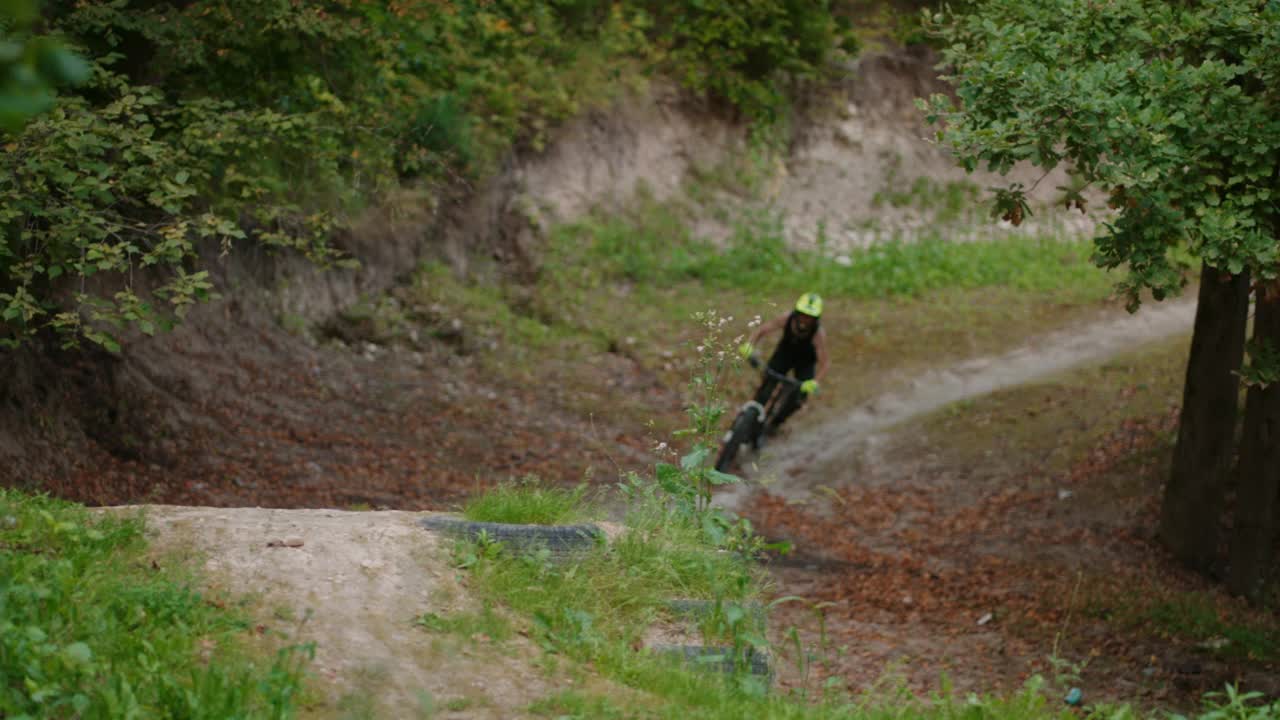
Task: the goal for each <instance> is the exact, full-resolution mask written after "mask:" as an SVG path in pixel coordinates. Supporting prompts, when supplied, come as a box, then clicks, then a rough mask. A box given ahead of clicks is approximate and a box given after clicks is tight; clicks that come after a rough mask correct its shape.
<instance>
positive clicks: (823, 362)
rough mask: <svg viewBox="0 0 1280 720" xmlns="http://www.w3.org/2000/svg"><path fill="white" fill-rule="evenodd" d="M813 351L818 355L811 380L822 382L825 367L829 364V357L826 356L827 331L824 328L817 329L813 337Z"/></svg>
mask: <svg viewBox="0 0 1280 720" xmlns="http://www.w3.org/2000/svg"><path fill="white" fill-rule="evenodd" d="M813 349H814V351H815V352H816V353H817V354H818V369H817V370H816V371H815V372H814V374H813V379H814V380H817V381H818V382H822V378H823V376H824V375H826V374H827V366H828V365H830V364H831V356H830V355H827V331H826V330H825V329H824V328H818V332H816V333H814V336H813Z"/></svg>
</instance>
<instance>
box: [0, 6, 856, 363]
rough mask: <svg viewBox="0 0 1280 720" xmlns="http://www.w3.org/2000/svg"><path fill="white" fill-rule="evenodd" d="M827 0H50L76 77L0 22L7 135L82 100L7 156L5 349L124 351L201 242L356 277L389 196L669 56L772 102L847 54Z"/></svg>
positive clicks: (538, 126)
mask: <svg viewBox="0 0 1280 720" xmlns="http://www.w3.org/2000/svg"><path fill="white" fill-rule="evenodd" d="M811 5H812V7H811ZM819 5H820V7H819V6H817V5H813V4H812V3H797V2H795V1H794V0H768V1H765V2H752V3H745V4H743V3H735V2H727V1H726V2H714V3H700V4H696V5H690V6H685V5H683V4H679V3H675V4H673V3H652V2H642V1H641V0H630V1H628V2H617V3H613V2H610V3H605V2H600V1H598V0H503V1H502V2H490V1H488V0H455V1H451V2H438V3H412V4H401V3H392V4H385V3H367V2H357V1H356V0H326V1H324V2H314V3H298V2H294V0H196V1H195V2H176V1H163V0H162V1H161V2H149V1H147V2H144V1H143V0H108V1H106V2H95V3H73V2H64V1H59V2H52V1H51V2H50V3H49V7H48V8H47V9H46V11H45V12H44V13H43V16H44V19H45V21H46V23H47V25H48V26H49V27H50V28H52V29H53V30H55V31H56V32H58V33H61V34H62V35H64V36H65V37H66V38H67V42H68V43H69V44H70V45H71V46H74V47H76V48H78V49H80V50H81V51H82V53H83V55H84V56H85V57H87V58H89V63H88V64H87V65H84V66H83V67H81V65H82V64H83V63H81V61H79V60H78V59H77V58H76V56H73V55H70V54H68V52H67V51H65V50H63V49H62V47H61V46H60V45H57V44H54V43H53V42H52V41H49V40H47V39H46V38H27V37H26V34H25V33H26V30H25V28H26V27H27V26H28V25H29V23H30V21H32V20H33V19H34V18H35V16H36V12H35V9H34V5H33V4H32V3H31V2H27V1H24V2H14V3H12V4H11V5H6V6H5V7H6V8H8V9H9V14H8V15H6V16H4V17H7V18H9V19H10V22H9V24H8V26H12V27H14V28H17V29H18V32H17V34H13V39H12V41H10V40H7V39H6V40H4V41H3V43H0V63H3V64H2V65H0V76H3V77H4V78H8V79H5V80H4V81H3V82H4V84H0V122H4V123H7V127H9V129H11V130H16V129H17V128H18V127H20V126H21V125H22V122H18V120H21V121H23V122H25V120H26V119H27V118H28V117H29V116H30V115H32V114H33V113H34V112H35V111H36V110H39V109H46V108H47V106H48V105H49V103H50V102H51V99H52V95H51V94H50V92H49V90H48V88H49V86H50V84H51V83H52V82H54V81H58V82H62V81H70V80H82V79H89V84H88V85H87V86H86V87H85V89H84V92H83V93H82V94H80V95H77V96H74V97H65V98H63V99H62V100H60V101H59V102H58V103H57V104H56V105H54V106H53V110H52V112H49V113H47V114H46V115H44V116H43V117H41V118H40V119H39V120H38V121H37V122H34V123H32V124H30V125H29V126H26V127H25V129H24V130H22V131H21V132H15V134H14V135H13V137H12V138H8V141H7V142H6V144H5V150H6V152H5V154H4V156H3V157H2V158H0V320H3V323H0V343H2V344H4V345H5V346H13V345H17V344H21V343H22V342H24V341H26V340H28V339H29V338H31V337H32V336H33V335H34V334H36V333H38V332H41V331H45V330H52V331H55V332H56V333H58V334H59V336H60V337H61V339H62V340H63V341H64V342H65V343H67V344H74V343H75V342H77V341H78V340H80V339H82V338H83V339H88V340H90V341H92V342H95V343H98V344H100V345H102V346H104V347H106V348H108V349H110V350H116V349H118V348H119V346H120V342H121V340H122V338H123V337H124V336H125V335H126V334H127V333H128V332H130V330H131V328H136V330H138V331H141V332H142V333H146V334H150V333H153V332H156V331H158V330H161V329H164V328H166V327H168V326H170V325H171V324H172V323H173V321H174V320H175V319H177V318H180V317H181V316H182V315H183V313H184V311H185V310H186V309H187V308H188V307H189V306H190V305H191V304H192V303H194V302H196V301H198V300H200V299H203V298H206V297H209V296H210V295H211V293H212V290H213V287H212V284H211V282H210V279H209V276H208V274H207V272H206V271H205V270H204V269H203V268H202V267H201V263H200V258H201V257H206V256H207V254H208V251H209V250H211V249H212V250H221V251H222V252H228V251H231V250H233V249H234V248H235V247H236V246H239V245H245V244H256V245H261V246H265V247H267V248H269V249H272V250H288V251H292V252H299V253H302V254H304V255H306V256H307V257H310V258H312V259H315V260H317V261H319V262H321V263H322V264H325V265H327V264H331V263H335V262H341V263H343V264H349V261H344V260H343V257H342V255H341V253H339V252H338V251H337V250H336V249H335V248H334V247H333V246H332V244H331V240H332V238H333V237H334V235H335V233H336V232H337V231H338V230H340V229H342V227H343V225H344V224H345V223H346V222H347V219H348V218H349V217H350V216H351V215H352V214H353V213H355V212H357V211H359V209H360V208H362V207H364V206H367V205H369V204H370V203H373V202H376V199H377V198H378V197H379V195H380V194H381V193H383V192H384V191H386V190H388V189H390V188H393V187H395V186H396V185H397V184H399V183H402V182H421V183H426V184H428V185H433V184H439V185H441V186H443V185H445V184H446V183H449V184H451V185H456V182H454V181H456V179H457V178H458V176H459V175H461V176H463V177H478V176H483V175H486V174H488V173H489V172H492V171H493V170H494V169H496V168H497V167H498V165H499V163H500V162H501V159H502V158H503V157H504V156H505V155H506V154H507V153H508V152H510V151H511V149H512V148H515V147H525V146H527V147H533V148H540V147H542V146H543V145H544V144H545V142H546V140H547V138H548V132H549V130H550V129H551V128H552V127H554V126H555V125H556V124H557V123H559V122H561V121H563V120H565V119H567V118H570V117H573V116H575V115H577V114H580V113H581V112H583V111H585V110H587V109H589V108H591V107H593V106H596V105H598V104H601V103H603V102H606V101H608V100H610V99H612V98H615V97H617V96H618V95H619V94H620V93H623V92H625V91H626V90H627V89H628V87H629V83H630V81H631V80H633V79H638V78H640V77H642V75H643V74H644V73H646V72H650V71H652V70H653V69H655V68H656V67H659V66H663V67H665V66H667V60H668V59H670V60H671V61H672V62H673V63H674V66H675V67H677V68H679V72H680V73H682V74H683V75H684V76H685V77H686V78H687V79H688V81H689V82H690V84H691V85H692V86H693V87H694V88H695V89H697V90H699V91H702V90H705V91H707V92H713V93H719V94H722V95H724V96H726V97H727V98H728V99H730V100H731V101H733V102H737V103H739V104H741V105H742V106H743V107H744V108H745V109H747V110H748V111H749V112H752V113H753V114H754V115H758V114H760V112H762V111H761V109H762V108H765V107H766V106H767V107H769V108H770V109H773V108H775V107H776V105H777V104H778V102H780V99H781V97H782V90H781V88H782V87H783V85H782V84H781V83H782V80H783V79H784V78H786V77H797V78H799V77H809V76H812V75H814V74H815V73H816V72H818V71H819V70H820V69H821V66H822V62H823V61H824V59H825V58H826V56H827V55H828V54H829V52H830V51H831V50H832V45H833V43H835V42H836V41H837V39H838V37H839V33H838V32H837V31H836V29H835V27H834V25H833V23H832V21H831V19H830V15H829V14H828V13H827V12H826V6H825V3H822V4H819ZM15 22H16V23H17V24H13V23H15ZM0 26H6V21H5V20H3V19H0ZM10 34H11V33H6V35H5V37H9V35H10ZM24 43H25V44H24ZM668 51H670V52H669V53H668ZM42 74H43V75H42ZM13 118H17V120H13V122H9V120H12V119H13ZM6 119H9V120H6ZM441 192H444V191H443V190H442V191H441Z"/></svg>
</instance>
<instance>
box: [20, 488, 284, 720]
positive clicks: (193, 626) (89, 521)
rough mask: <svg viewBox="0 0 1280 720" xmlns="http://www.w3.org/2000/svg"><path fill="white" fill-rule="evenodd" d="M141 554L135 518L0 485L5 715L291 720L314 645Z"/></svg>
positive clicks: (138, 522)
mask: <svg viewBox="0 0 1280 720" xmlns="http://www.w3.org/2000/svg"><path fill="white" fill-rule="evenodd" d="M145 552H146V544H145V542H144V539H143V523H142V521H141V520H140V519H138V518H123V517H117V516H99V517H94V516H91V515H90V514H89V512H88V511H87V510H85V509H84V508H83V507H80V506H77V505H73V504H70V503H65V502H61V501H57V500H53V499H49V498H47V497H39V496H31V495H26V494H23V493H20V492H17V491H14V490H7V489H0V578H2V580H0V612H2V613H3V614H2V615H0V716H5V717H13V718H17V717H175V718H177V717H180V718H209V719H210V720H214V719H219V718H229V717H237V718H285V717H291V716H292V713H293V711H294V708H295V704H296V701H297V695H298V692H299V689H300V686H301V677H302V666H303V664H304V661H305V658H306V656H307V654H308V651H307V650H306V649H305V648H286V649H283V650H280V651H279V652H278V654H276V655H275V656H274V657H270V656H263V653H262V652H260V651H255V650H254V649H253V648H252V647H251V646H250V645H249V643H248V642H247V639H248V638H249V637H250V635H251V632H252V624H251V623H250V621H249V620H248V618H247V617H246V616H245V615H244V614H242V613H241V612H238V611H237V610H236V609H235V608H234V607H232V606H230V605H228V604H227V602H226V601H225V600H224V599H222V598H215V597H208V596H206V595H204V594H202V593H200V592H198V591H196V590H195V589H193V586H192V582H191V578H190V577H189V576H187V575H185V574H183V572H182V570H181V569H178V568H177V567H176V566H175V567H173V568H169V567H165V568H163V569H160V568H158V567H157V566H156V565H154V564H153V563H152V562H151V561H150V559H148V558H147V557H145Z"/></svg>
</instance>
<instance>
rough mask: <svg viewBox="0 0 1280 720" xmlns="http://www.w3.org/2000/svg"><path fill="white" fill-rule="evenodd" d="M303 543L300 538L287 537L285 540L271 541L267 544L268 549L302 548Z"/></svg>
mask: <svg viewBox="0 0 1280 720" xmlns="http://www.w3.org/2000/svg"><path fill="white" fill-rule="evenodd" d="M302 545H303V542H302V538H300V537H287V538H285V539H283V540H271V541H269V542H268V543H267V547H291V548H299V547H302Z"/></svg>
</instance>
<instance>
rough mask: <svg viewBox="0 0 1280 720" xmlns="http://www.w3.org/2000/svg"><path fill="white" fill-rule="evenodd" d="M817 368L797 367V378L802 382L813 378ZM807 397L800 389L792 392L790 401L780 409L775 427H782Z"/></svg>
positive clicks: (809, 366) (810, 366)
mask: <svg viewBox="0 0 1280 720" xmlns="http://www.w3.org/2000/svg"><path fill="white" fill-rule="evenodd" d="M815 370H816V368H815V367H814V366H813V365H802V366H800V367H797V368H796V379H797V380H799V381H800V382H804V381H805V380H812V379H813V375H814V371H815ZM807 399H808V398H807V397H806V396H805V394H804V393H802V392H800V391H799V390H797V391H796V392H793V393H791V401H790V402H788V403H787V404H786V405H784V406H783V407H782V409H781V410H779V411H778V419H777V420H775V421H774V423H773V426H774V428H775V429H776V428H778V427H780V426H781V425H782V423H784V422H786V421H787V418H789V417H791V416H792V415H794V414H795V412H796V411H797V410H799V409H800V406H801V405H804V401H805V400H807Z"/></svg>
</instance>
